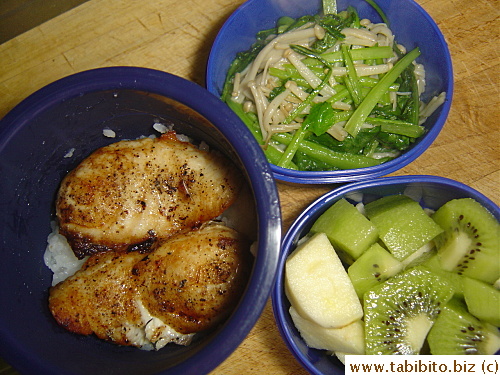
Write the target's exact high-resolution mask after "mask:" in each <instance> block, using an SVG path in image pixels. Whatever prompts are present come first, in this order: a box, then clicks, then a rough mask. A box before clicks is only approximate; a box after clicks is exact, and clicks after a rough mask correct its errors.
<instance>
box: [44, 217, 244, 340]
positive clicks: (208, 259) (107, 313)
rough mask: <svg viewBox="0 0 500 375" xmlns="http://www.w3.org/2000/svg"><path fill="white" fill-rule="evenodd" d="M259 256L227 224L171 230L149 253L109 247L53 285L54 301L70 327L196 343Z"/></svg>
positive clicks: (231, 302) (227, 308) (228, 307)
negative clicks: (253, 255)
mask: <svg viewBox="0 0 500 375" xmlns="http://www.w3.org/2000/svg"><path fill="white" fill-rule="evenodd" d="M251 265H252V259H251V255H250V252H249V243H248V242H247V240H246V239H245V238H243V237H242V236H241V235H240V234H238V232H236V231H235V230H234V229H231V228H229V227H227V226H225V225H223V224H220V223H210V224H206V225H203V226H202V227H201V228H200V229H195V230H192V231H190V232H187V233H181V234H178V235H175V236H173V237H171V238H170V239H168V240H166V241H165V242H164V243H163V244H161V245H160V246H159V247H158V248H156V249H155V250H153V251H152V252H151V253H149V254H141V253H139V252H116V251H108V252H103V253H98V254H95V255H93V256H91V257H90V258H89V259H88V260H87V262H86V263H85V264H84V266H83V267H82V269H80V270H79V271H77V272H76V273H75V275H73V276H71V277H69V278H68V279H66V280H64V281H62V282H60V283H59V284H57V285H56V286H54V287H52V288H51V289H50V294H49V308H50V310H51V312H52V315H53V316H54V317H55V319H56V320H57V322H58V323H59V324H60V325H62V326H63V327H65V328H66V329H68V330H69V331H72V332H75V333H78V334H82V335H90V334H92V333H94V334H95V335H97V336H98V337H99V338H102V339H105V340H108V341H112V342H114V343H117V344H121V345H131V346H139V347H142V346H144V345H148V344H152V345H153V346H154V347H155V348H156V349H159V348H160V347H162V346H164V345H165V344H166V343H168V342H176V343H178V344H189V343H190V341H191V338H192V336H193V335H194V334H195V333H196V332H200V331H202V330H206V329H210V328H213V327H215V326H216V325H217V324H219V323H220V322H221V321H222V320H223V319H225V318H227V316H228V315H229V314H230V313H231V311H232V309H233V308H234V307H235V305H236V304H237V302H238V299H239V297H240V296H241V294H242V293H243V290H244V288H245V285H246V282H247V280H248V276H249V272H250V269H251Z"/></svg>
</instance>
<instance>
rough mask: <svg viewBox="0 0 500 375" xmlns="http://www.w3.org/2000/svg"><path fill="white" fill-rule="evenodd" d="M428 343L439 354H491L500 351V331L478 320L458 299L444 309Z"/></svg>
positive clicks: (451, 301) (433, 351)
mask: <svg viewBox="0 0 500 375" xmlns="http://www.w3.org/2000/svg"><path fill="white" fill-rule="evenodd" d="M427 341H428V342H429V347H430V351H431V354H435V355H462V354H483V355H491V354H495V353H496V352H497V351H498V350H499V349H500V334H499V333H498V329H496V328H495V327H493V326H492V325H491V324H488V323H485V322H481V321H479V320H478V319H476V318H475V317H474V316H472V315H471V314H470V313H468V312H467V309H466V307H465V304H464V303H463V302H462V301H460V300H457V299H455V298H454V299H452V300H450V301H449V302H448V303H447V304H446V305H444V306H443V309H442V310H441V313H440V314H439V317H438V318H437V319H436V322H435V323H434V325H433V326H432V328H431V330H430V331H429V335H428V337H427Z"/></svg>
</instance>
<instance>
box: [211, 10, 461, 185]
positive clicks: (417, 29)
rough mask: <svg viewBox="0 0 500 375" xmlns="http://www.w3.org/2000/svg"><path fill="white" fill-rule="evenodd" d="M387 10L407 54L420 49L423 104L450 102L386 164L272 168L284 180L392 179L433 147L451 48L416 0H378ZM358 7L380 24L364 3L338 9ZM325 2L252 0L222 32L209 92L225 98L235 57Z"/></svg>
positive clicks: (449, 77) (448, 84)
mask: <svg viewBox="0 0 500 375" xmlns="http://www.w3.org/2000/svg"><path fill="white" fill-rule="evenodd" d="M376 2H377V4H378V5H379V6H380V8H381V9H382V10H383V11H384V12H385V14H386V15H387V18H388V19H389V22H390V27H391V29H392V30H393V32H394V34H395V36H396V39H397V41H398V43H401V44H403V45H404V46H405V47H406V48H407V50H410V49H413V48H415V47H417V46H418V47H420V49H421V52H422V54H421V56H420V57H419V58H418V59H417V62H419V63H423V64H424V65H425V68H426V74H427V88H426V91H425V92H424V95H423V98H422V99H423V100H424V101H425V102H427V101H428V100H429V99H430V98H431V97H433V96H434V95H437V94H439V93H441V92H443V91H444V92H446V93H447V99H446V102H445V103H444V104H443V105H442V106H441V107H440V108H439V109H438V110H437V111H436V112H435V113H434V114H433V115H432V116H430V117H429V118H428V119H427V121H426V122H425V124H424V126H425V127H426V128H427V129H428V131H427V133H426V134H425V135H424V136H423V137H422V138H420V139H419V140H418V141H417V142H415V143H414V144H413V145H412V147H411V148H410V149H409V150H407V151H406V152H405V153H403V154H402V155H401V156H399V157H397V158H395V159H394V160H391V161H389V162H387V163H384V164H381V165H378V166H374V167H368V168H358V169H350V170H339V171H324V172H302V171H294V170H290V169H285V168H280V167H278V166H276V165H271V169H272V171H273V173H274V176H275V177H276V178H277V179H278V180H281V181H286V182H291V183H303V184H323V183H343V182H352V181H362V180H369V179H372V178H374V177H380V176H385V175H388V174H389V173H392V172H394V171H397V170H399V169H401V168H402V167H404V166H405V165H407V164H409V163H411V162H412V161H414V160H415V159H416V158H417V157H419V156H420V155H421V154H422V153H423V152H425V150H426V149H427V148H428V147H429V146H430V145H431V143H432V142H433V141H434V140H435V139H436V137H437V136H438V134H439V132H440V131H441V129H442V128H443V126H444V123H445V121H446V118H447V117H448V113H449V111H450V106H451V101H452V95H453V68H452V63H451V56H450V52H449V50H448V45H447V44H446V41H445V39H444V37H443V34H442V33H441V31H440V30H439V28H438V26H437V25H436V23H435V22H434V21H433V20H432V18H431V17H430V16H429V14H427V13H426V11H425V10H424V9H422V7H420V6H419V5H418V4H417V3H416V2H415V1H413V0H377V1H376ZM349 5H352V6H354V7H355V8H356V9H357V10H358V12H359V14H360V17H362V18H369V19H371V20H372V21H373V22H381V19H380V17H379V16H378V14H377V13H376V11H375V10H374V9H373V8H372V7H371V6H370V5H369V4H368V3H367V2H366V1H364V0H338V2H337V7H338V9H339V11H341V10H345V9H346V8H347V6H349ZM320 10H321V1H320V0H248V1H246V2H245V3H243V5H241V6H240V7H239V8H238V9H237V10H236V11H235V12H234V13H233V14H232V15H231V16H230V17H229V19H228V20H227V21H226V22H225V23H224V25H223V26H222V28H221V30H220V31H219V33H218V35H217V37H216V39H215V41H214V44H213V47H212V50H211V52H210V56H209V59H208V66H207V72H206V86H207V89H208V91H210V92H211V93H213V94H215V95H217V96H219V97H220V94H221V92H222V88H223V85H224V81H225V77H226V73H227V70H228V68H229V65H230V64H231V62H232V61H233V60H234V58H235V57H236V54H237V53H238V52H241V51H245V50H247V49H248V48H249V47H250V46H251V45H252V43H253V42H254V41H255V35H256V34H257V32H258V31H260V30H265V29H268V28H271V27H274V26H275V24H276V21H277V20H278V18H280V17H282V16H290V17H294V18H295V17H299V16H303V15H307V14H318V12H319V11H320Z"/></svg>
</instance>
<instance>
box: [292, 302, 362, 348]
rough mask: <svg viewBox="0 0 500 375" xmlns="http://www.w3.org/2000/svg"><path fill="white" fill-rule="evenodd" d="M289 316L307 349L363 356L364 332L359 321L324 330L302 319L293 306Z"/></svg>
mask: <svg viewBox="0 0 500 375" xmlns="http://www.w3.org/2000/svg"><path fill="white" fill-rule="evenodd" d="M290 316H291V317H292V320H293V323H294V325H295V327H296V328H297V329H298V331H299V332H300V335H301V336H302V338H303V339H304V341H305V342H306V344H307V346H308V347H310V348H314V349H324V350H331V351H334V352H335V351H340V352H349V353H352V354H365V331H364V324H363V322H362V321H361V320H356V321H355V322H353V323H351V324H349V325H347V326H345V327H341V328H325V327H322V326H320V325H318V324H316V323H314V322H312V321H310V320H308V319H304V318H303V317H302V316H300V314H299V313H298V312H297V310H295V309H294V308H293V306H291V307H290Z"/></svg>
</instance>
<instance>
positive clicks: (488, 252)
mask: <svg viewBox="0 0 500 375" xmlns="http://www.w3.org/2000/svg"><path fill="white" fill-rule="evenodd" d="M432 218H433V219H434V220H435V221H436V223H438V224H439V225H440V226H441V227H442V228H443V229H444V232H443V233H442V234H440V235H439V236H437V237H436V239H435V243H436V247H437V249H438V255H439V259H440V263H441V267H442V268H443V269H444V270H446V271H454V272H457V273H458V274H459V275H464V276H468V277H471V278H473V279H478V280H482V281H484V282H487V283H489V284H493V283H494V282H495V281H496V280H497V279H498V277H499V276H500V262H499V261H498V259H499V258H500V246H499V244H500V224H499V223H498V221H497V220H496V219H495V217H494V216H493V215H492V214H491V213H490V212H489V211H488V210H486V208H484V207H483V206H482V205H481V204H480V203H479V202H477V201H476V200H474V199H472V198H461V199H454V200H451V201H449V202H447V203H445V204H444V205H443V206H441V207H440V208H439V209H438V210H437V211H436V212H435V213H434V215H433V216H432Z"/></svg>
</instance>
